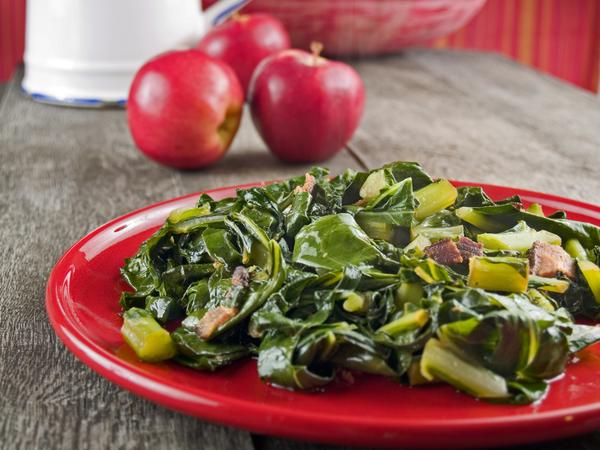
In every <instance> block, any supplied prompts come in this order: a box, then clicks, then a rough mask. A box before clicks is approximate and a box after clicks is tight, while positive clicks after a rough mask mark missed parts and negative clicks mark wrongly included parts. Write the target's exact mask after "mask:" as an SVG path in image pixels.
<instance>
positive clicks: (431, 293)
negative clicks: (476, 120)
mask: <svg viewBox="0 0 600 450" xmlns="http://www.w3.org/2000/svg"><path fill="white" fill-rule="evenodd" d="M467 238H468V239H467ZM440 241H441V243H442V244H443V243H450V245H454V244H452V243H464V242H467V243H470V244H472V245H475V246H477V244H476V242H477V241H479V242H480V243H481V244H483V245H484V247H483V249H481V250H482V254H479V255H475V256H469V257H465V258H462V257H459V255H458V254H449V255H445V258H458V259H456V260H448V261H449V262H448V261H445V260H443V259H440V258H436V257H431V255H434V253H432V251H433V250H432V249H435V248H436V245H435V244H436V243H440ZM538 241H544V242H545V243H546V244H547V245H552V246H557V245H561V246H562V247H563V248H566V249H567V251H568V252H569V254H570V255H571V256H572V257H573V258H574V259H576V261H577V263H576V265H574V267H576V273H575V274H571V275H570V276H565V274H564V273H560V272H559V273H557V274H556V275H555V276H551V277H542V276H537V275H532V274H530V273H529V271H530V270H531V267H530V262H529V260H528V252H529V251H530V248H531V246H532V245H533V242H538ZM452 248H454V247H452ZM479 248H481V245H480V246H479ZM599 249H600V229H599V228H598V227H596V226H594V225H590V224H584V223H579V222H574V221H570V220H568V219H566V218H565V217H564V214H561V213H555V214H553V215H551V216H548V217H546V216H544V215H543V212H542V211H541V208H539V205H538V206H534V207H531V208H529V209H524V208H523V206H522V204H521V202H520V199H519V198H518V197H511V198H509V199H505V200H503V201H497V202H493V201H492V200H491V199H490V198H489V197H488V196H487V195H486V194H485V192H483V190H482V189H481V188H479V187H463V188H458V189H456V188H454V187H453V186H452V185H451V184H450V183H448V182H447V181H446V180H437V181H434V180H432V178H431V177H430V176H429V175H427V174H426V173H425V172H424V171H423V170H422V168H421V167H420V166H419V165H418V164H416V163H409V162H396V163H392V164H388V165H386V166H384V167H382V168H380V169H376V170H373V171H371V172H354V171H351V170H348V171H346V172H345V173H343V174H342V175H339V176H336V177H334V178H330V177H329V174H328V171H327V170H326V169H322V168H314V169H312V170H311V171H310V172H309V173H307V174H305V175H303V176H299V177H296V178H292V179H290V180H287V181H284V182H279V183H274V184H270V185H267V186H264V187H254V188H250V189H244V190H239V191H238V192H237V196H236V197H235V198H229V199H224V200H219V201H216V200H213V199H212V198H210V197H209V196H208V195H202V196H201V197H200V199H199V201H198V204H197V205H196V206H195V207H194V208H190V209H187V210H177V211H173V212H172V213H171V215H170V216H169V218H168V219H167V221H166V222H165V223H164V225H163V226H162V227H161V228H160V229H159V230H158V231H157V232H156V233H155V234H154V235H153V236H152V237H151V238H150V239H148V240H147V241H146V242H144V243H143V244H142V245H141V247H140V249H139V251H138V252H137V254H136V255H134V256H133V257H132V258H130V259H128V260H126V262H125V266H124V267H123V269H122V276H123V278H124V279H125V281H126V282H127V283H128V284H129V285H130V286H131V288H132V289H131V290H128V291H126V292H123V293H122V295H121V305H122V307H123V309H124V310H125V311H126V312H125V314H124V320H125V324H124V327H123V335H124V337H125V339H126V340H127V342H128V343H129V344H130V345H131V346H132V348H133V349H134V350H135V351H136V353H137V354H138V356H140V358H143V359H146V360H150V361H156V360H164V359H166V358H173V359H174V360H175V361H177V362H178V363H181V364H185V365H187V366H190V367H193V368H196V369H199V370H211V371H212V370H218V369H219V368H220V367H223V366H225V365H229V364H232V363H234V362H235V361H236V360H239V359H241V358H247V357H249V356H255V357H256V358H257V361H258V374H259V375H260V377H262V378H263V379H264V380H266V381H268V382H270V383H271V384H273V385H275V386H279V387H285V388H292V389H313V388H320V387H322V386H325V385H327V384H328V383H330V382H332V380H334V379H335V378H336V377H337V376H339V375H340V374H343V373H344V372H348V371H351V372H365V373H369V374H376V375H381V376H385V377H389V378H392V379H395V380H398V381H400V382H406V383H410V384H413V385H420V384H429V383H435V382H445V383H449V384H451V385H452V386H454V387H455V388H457V389H460V390H462V391H464V392H466V393H468V394H471V395H473V396H476V397H479V398H484V399H488V400H490V401H500V402H513V403H530V402H533V401H536V400H539V399H541V398H543V396H544V394H545V392H546V391H547V389H548V382H549V380H551V379H553V378H555V377H556V376H557V375H560V374H561V373H562V372H563V371H564V370H565V366H566V365H567V364H568V362H569V360H570V358H571V356H572V355H573V353H574V352H576V351H579V350H581V349H582V348H584V347H585V346H588V345H590V344H592V343H594V342H596V341H597V340H600V329H599V328H597V327H595V326H591V325H579V324H576V323H575V322H574V319H573V316H574V315H582V316H587V317H588V318H591V319H594V320H595V319H598V318H599V317H600V292H599V291H600V269H598V266H597V264H598V262H599V259H600V257H599V255H600V250H599ZM476 250H477V249H476ZM461 251H462V250H461ZM565 254H566V253H565ZM440 261H441V262H440ZM567 262H569V261H567ZM174 324H180V325H178V326H177V325H174ZM167 325H169V327H168V328H169V329H170V330H172V329H174V331H173V332H171V333H170V337H169V334H168V333H167V332H166V329H167ZM424 389H426V388H424Z"/></svg>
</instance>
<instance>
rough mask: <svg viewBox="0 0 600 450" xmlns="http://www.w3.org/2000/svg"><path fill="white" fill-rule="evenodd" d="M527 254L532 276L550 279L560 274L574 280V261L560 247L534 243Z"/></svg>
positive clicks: (538, 242)
mask: <svg viewBox="0 0 600 450" xmlns="http://www.w3.org/2000/svg"><path fill="white" fill-rule="evenodd" d="M528 254H529V271H530V272H531V273H532V274H534V275H539V276H541V277H549V278H552V277H555V276H556V275H558V273H562V274H564V275H566V276H568V277H569V278H575V260H574V259H573V258H571V256H570V255H569V254H568V253H567V252H566V251H564V250H563V249H562V247H560V246H558V245H552V244H548V243H547V242H542V241H535V242H534V243H533V246H532V247H531V248H530V249H529V252H528Z"/></svg>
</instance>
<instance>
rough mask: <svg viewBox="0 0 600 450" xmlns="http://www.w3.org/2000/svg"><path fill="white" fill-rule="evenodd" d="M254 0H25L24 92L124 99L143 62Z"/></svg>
mask: <svg viewBox="0 0 600 450" xmlns="http://www.w3.org/2000/svg"><path fill="white" fill-rule="evenodd" d="M248 1H249V0H220V1H218V2H217V3H215V4H214V5H213V6H211V7H210V8H208V9H207V10H206V11H202V7H201V4H200V0H28V1H27V28H26V49H25V78H24V79H23V84H22V88H23V91H24V92H25V93H26V94H28V95H30V96H31V97H32V98H33V99H34V100H38V101H41V102H46V103H55V104H64V105H71V106H84V107H101V106H106V105H115V104H117V105H123V104H125V100H126V98H127V94H128V91H129V85H130V84H131V81H132V79H133V76H134V75H135V72H136V71H137V69H139V67H140V66H141V65H142V64H143V63H144V62H145V61H147V60H148V59H150V58H151V57H153V56H155V55H157V54H159V53H161V52H164V51H166V50H170V49H174V48H185V47H191V46H193V45H195V44H196V42H197V41H198V39H199V38H200V37H201V36H202V35H203V34H204V33H205V32H206V31H207V30H208V29H209V28H210V27H212V26H214V25H217V24H219V23H220V22H222V21H224V20H225V19H227V17H229V16H230V15H231V14H232V13H234V12H235V11H237V10H238V9H239V8H241V7H242V6H244V5H245V4H246V3H248Z"/></svg>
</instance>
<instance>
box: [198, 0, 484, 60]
mask: <svg viewBox="0 0 600 450" xmlns="http://www.w3.org/2000/svg"><path fill="white" fill-rule="evenodd" d="M485 1H486V0H254V1H252V2H251V3H250V4H249V5H248V6H246V7H245V8H244V12H259V11H260V12H266V13H269V14H273V15H274V16H276V17H278V18H279V19H280V20H281V21H282V22H283V23H284V24H285V26H286V28H287V29H288V31H289V32H290V35H291V37H292V43H293V45H294V47H299V48H308V46H309V45H310V42H311V41H320V42H322V43H323V44H324V46H325V51H326V53H328V54H334V55H343V56H350V55H370V54H378V53H390V52H394V51H397V50H399V49H401V48H403V47H407V46H411V45H415V44H420V43H423V42H425V41H427V40H430V39H434V38H438V37H441V36H444V35H447V34H449V33H451V32H453V31H455V30H457V29H458V28H460V27H461V26H463V25H464V24H465V23H467V21H468V20H469V19H471V18H472V17H473V16H474V15H475V14H476V13H477V12H478V11H479V10H480V9H481V8H482V7H483V5H484V4H485ZM214 2H215V0H203V4H204V6H205V7H207V6H209V5H211V4H213V3H214Z"/></svg>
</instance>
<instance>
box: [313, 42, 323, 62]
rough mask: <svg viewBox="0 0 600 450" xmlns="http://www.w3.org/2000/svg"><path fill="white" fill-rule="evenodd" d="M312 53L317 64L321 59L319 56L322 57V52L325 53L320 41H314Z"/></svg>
mask: <svg viewBox="0 0 600 450" xmlns="http://www.w3.org/2000/svg"><path fill="white" fill-rule="evenodd" d="M310 51H311V52H312V54H313V55H314V57H315V63H316V61H317V58H319V56H321V52H322V51H323V44H322V43H321V42H318V41H312V42H311V43H310Z"/></svg>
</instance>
